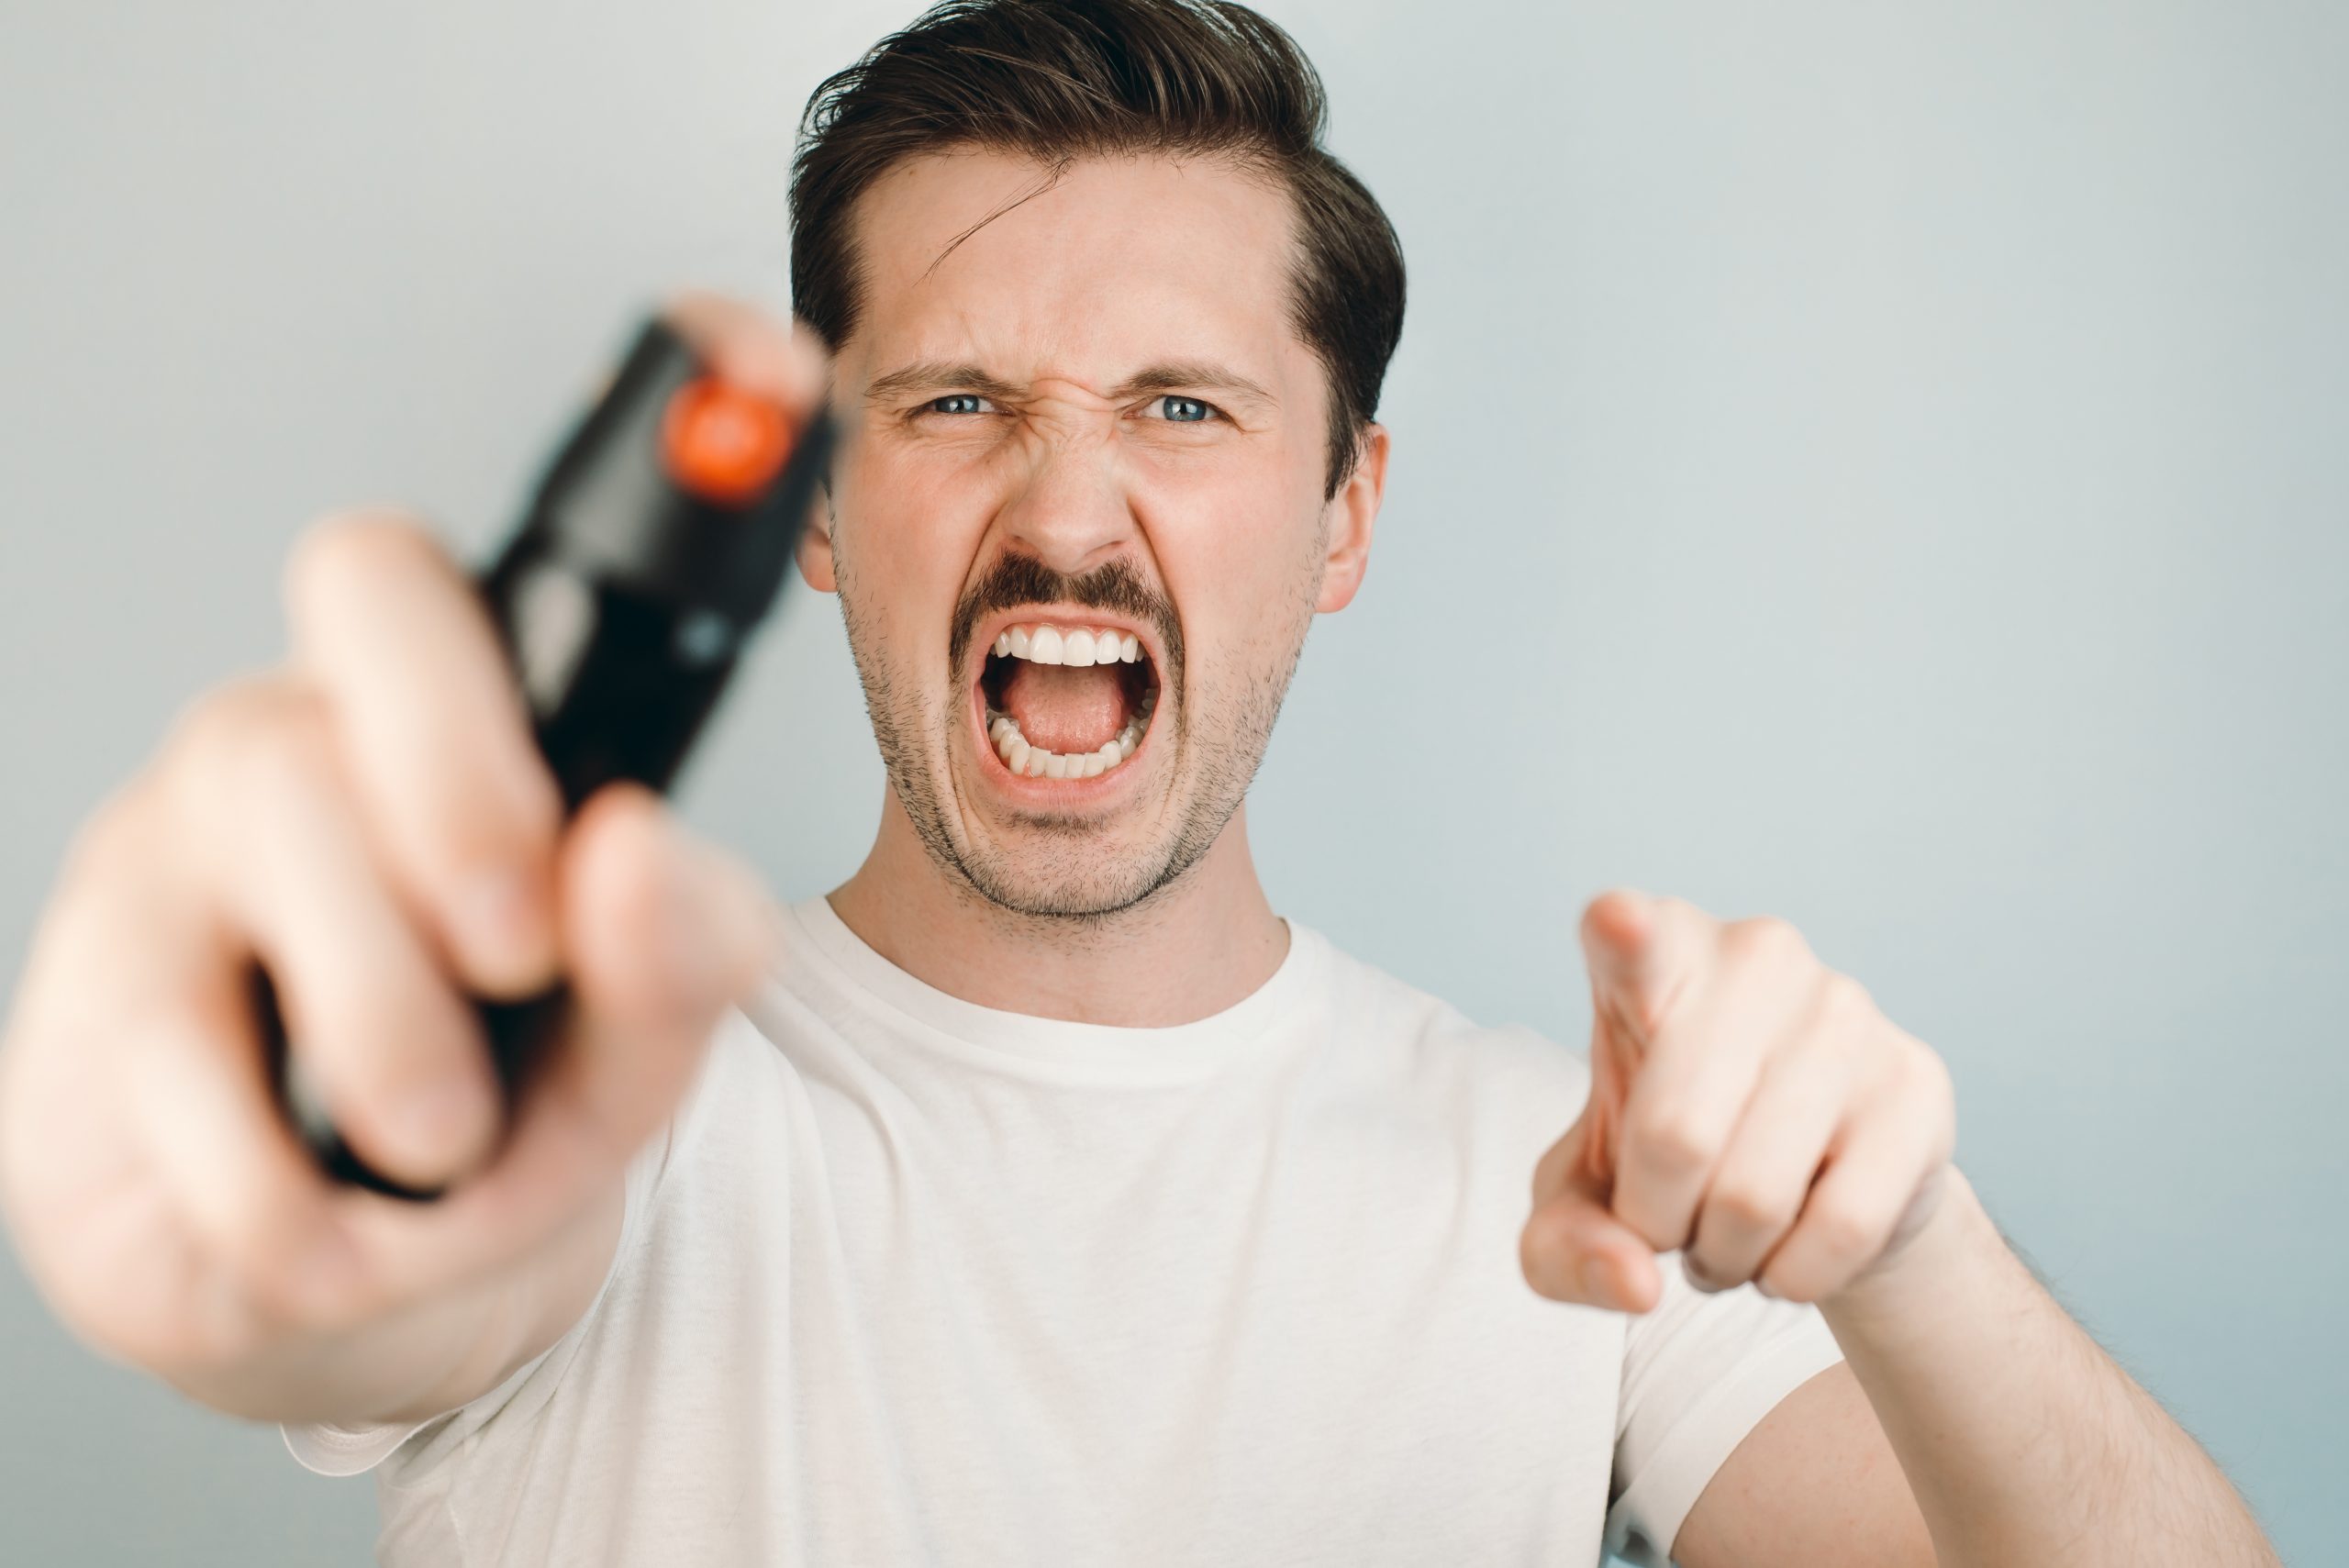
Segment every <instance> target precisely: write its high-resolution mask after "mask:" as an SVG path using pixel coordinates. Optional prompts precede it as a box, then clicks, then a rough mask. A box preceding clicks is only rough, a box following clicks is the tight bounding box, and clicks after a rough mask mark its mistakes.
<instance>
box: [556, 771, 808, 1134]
mask: <svg viewBox="0 0 2349 1568" xmlns="http://www.w3.org/2000/svg"><path fill="white" fill-rule="evenodd" d="M562 870H563V878H562V881H563V886H562V926H563V950H564V952H565V954H566V955H567V959H568V963H569V969H570V977H571V982H572V985H573V993H574V995H576V996H577V998H578V1003H579V1008H578V1028H577V1029H576V1031H575V1038H574V1040H573V1042H572V1049H573V1052H574V1060H573V1063H572V1064H571V1065H572V1069H573V1074H574V1076H573V1081H572V1086H573V1089H574V1091H575V1092H576V1094H577V1095H578V1099H579V1108H580V1109H581V1110H583V1111H584V1112H585V1113H586V1114H587V1115H588V1116H589V1117H590V1118H592V1119H594V1120H595V1121H596V1123H597V1124H599V1128H600V1130H601V1131H602V1132H603V1133H604V1134H605V1136H606V1138H607V1140H608V1143H609V1146H610V1147H613V1148H615V1149H617V1150H619V1151H627V1150H630V1149H633V1148H635V1147H636V1146H637V1144H639V1143H640V1142H641V1141H642V1140H644V1138H645V1137H647V1136H649V1135H650V1134H651V1130H652V1129H653V1128H654V1127H655V1126H657V1125H658V1124H659V1123H660V1121H661V1120H662V1118H666V1117H667V1116H668V1115H669V1114H670V1112H671V1111H673V1110H674V1108H675V1107H676V1103H677V1101H678V1100H679V1098H681V1097H682V1096H683V1095H684V1093H685V1085H686V1083H687V1081H688V1080H689V1079H690V1078H691V1076H692V1074H693V1072H694V1070H695V1068H696V1066H697V1065H698V1064H699V1062H700V1061H701V1054H702V1047H703V1046H704V1045H705V1044H707V1041H708V1039H709V1035H710V1032H711V1030H712V1029H714V1028H715V1027H716V1026H717V1024H718V1020H719V1019H720V1018H722V1017H723V1016H724V1014H725V1012H726V1009H727V1008H728V1007H729V1006H732V1005H733V1004H734V1003H735V1002H736V1001H738V1000H740V998H741V997H742V996H744V995H747V994H748V993H749V992H750V991H751V988H752V987H753V986H754V985H756V984H758V980H759V976H760V974H761V973H763V970H764V968H765V964H766V961H767V957H768V954H769V951H770V941H771V937H772V933H773V930H774V927H773V924H772V911H771V906H770V905H769V903H768V900H767V898H766V895H765V894H764V893H763V891H762V890H761V888H760V886H759V884H758V881H757V879H756V878H755V877H753V876H752V875H751V873H750V872H749V871H747V870H746V869H744V868H743V867H742V866H740V864H738V863H736V862H734V861H733V860H731V859H729V857H727V856H725V855H723V854H721V853H720V852H718V851H717V850H716V849H714V848H712V847H711V846H709V845H707V844H706V843H704V842H703V841H701V840H698V839H696V837H694V836H693V835H692V834H689V833H687V832H686V831H685V829H684V828H682V827H680V826H679V825H678V824H677V822H676V820H675V818H674V816H672V815H671V813H670V812H669V810H668V809H667V808H666V807H665V806H663V805H662V803H661V800H660V798H659V797H658V796H656V795H653V794H652V793H651V791H650V790H646V789H644V788H641V787H640V786H638V785H635V784H615V785H611V786H607V788H605V789H603V790H600V791H598V792H597V793H596V795H595V796H594V797H593V798H591V799H590V800H589V801H588V802H587V803H586V805H585V806H584V807H583V808H582V809H581V811H580V814H579V817H578V819H577V821H576V822H575V823H574V824H573V828H572V833H571V839H570V841H569V842H568V843H566V844H565V846H564V863H563V867H562Z"/></svg>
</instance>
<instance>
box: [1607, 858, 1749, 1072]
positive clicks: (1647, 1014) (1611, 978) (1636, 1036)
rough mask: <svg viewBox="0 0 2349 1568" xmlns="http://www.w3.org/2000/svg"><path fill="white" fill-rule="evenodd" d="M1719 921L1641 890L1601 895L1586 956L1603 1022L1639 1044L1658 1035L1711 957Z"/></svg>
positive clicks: (1616, 891) (1693, 908)
mask: <svg viewBox="0 0 2349 1568" xmlns="http://www.w3.org/2000/svg"><path fill="white" fill-rule="evenodd" d="M1716 925H1717V922H1715V921H1714V920H1713V919H1712V917H1709V916H1708V915H1707V914H1705V912H1704V911H1703V910H1701V909H1698V907H1697V906H1694V905H1692V904H1688V903H1685V902H1683V901H1682V900H1680V899H1677V898H1660V897H1657V896H1656V895H1653V894H1650V893H1642V892H1640V891H1639V890H1638V889H1636V888H1628V887H1619V888H1614V889H1611V890H1610V891H1609V892H1606V893H1602V894H1600V895H1598V897H1596V898H1594V899H1592V900H1591V901H1590V903H1589V905H1588V906H1586V907H1585V908H1584V910H1583V916H1582V949H1583V958H1584V962H1586V964H1587V965H1588V966H1589V970H1590V989H1591V995H1592V999H1593V1000H1594V1001H1595V1002H1596V1003H1597V1004H1598V1010H1599V1013H1600V1016H1601V1017H1602V1018H1607V1019H1609V1021H1611V1022H1613V1023H1615V1024H1617V1025H1619V1026H1620V1027H1621V1028H1623V1029H1627V1030H1629V1031H1630V1032H1631V1037H1632V1040H1631V1042H1632V1043H1636V1044H1640V1045H1645V1044H1646V1043H1647V1042H1648V1041H1650V1040H1653V1038H1654V1036H1655V1031H1656V1029H1658V1028H1659V1027H1660V1026H1661V1025H1662V1023H1663V1021H1664V1016H1665V1015H1666V1014H1667V1013H1669V1012H1670V1011H1671V1010H1672V1005H1673V1002H1674V1001H1675V999H1676V998H1677V997H1678V996H1679V995H1680V994H1681V993H1682V992H1683V991H1685V990H1687V987H1688V986H1689V984H1691V982H1692V981H1694V980H1695V979H1696V977H1697V975H1698V972H1699V971H1700V970H1701V969H1702V967H1703V965H1704V962H1705V958H1706V955H1707V954H1708V953H1709V951H1711V947H1712V939H1713V933H1714V929H1715V928H1716Z"/></svg>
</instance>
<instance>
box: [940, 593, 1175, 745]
mask: <svg viewBox="0 0 2349 1568" xmlns="http://www.w3.org/2000/svg"><path fill="white" fill-rule="evenodd" d="M978 697H979V701H980V703H981V704H982V705H983V709H984V715H985V717H984V722H985V728H986V738H987V741H988V743H989V744H990V745H991V746H992V747H993V748H994V750H995V754H996V756H997V757H998V758H1000V759H1001V760H1002V762H1003V765H1004V767H1005V769H1006V770H1008V772H1009V773H1012V774H1013V775H1014V776H1016V777H1020V778H1031V779H1092V778H1099V777H1101V776H1103V775H1104V774H1107V773H1115V772H1116V771H1117V770H1118V769H1119V768H1120V767H1122V766H1123V765H1124V764H1125V763H1126V762H1127V761H1128V760H1130V758H1131V757H1132V756H1133V754H1134V752H1135V751H1137V750H1138V749H1140V747H1141V743H1142V739H1143V737H1144V736H1146V735H1147V734H1149V732H1150V718H1151V715H1152V713H1153V712H1155V711H1156V709H1157V706H1158V672H1157V669H1156V668H1155V666H1153V665H1152V662H1151V657H1150V651H1149V649H1148V648H1147V647H1145V646H1144V645H1143V643H1142V641H1141V638H1140V637H1138V636H1137V635H1136V634H1135V633H1134V632H1132V631H1130V630H1128V629H1125V628H1120V627H1114V626H1103V625H1098V624H1087V623H1085V622H1083V621H1070V620H1060V619H1051V620H1046V619H1036V620H1027V621H1020V622H1017V623H1015V624H1012V625H1008V626H1005V627H1004V628H1001V629H999V630H998V631H997V632H996V639H995V642H994V645H993V646H992V647H991V648H990V649H989V650H988V652H987V656H986V661H985V667H984V668H983V669H982V670H981V671H980V673H979V691H978Z"/></svg>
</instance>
